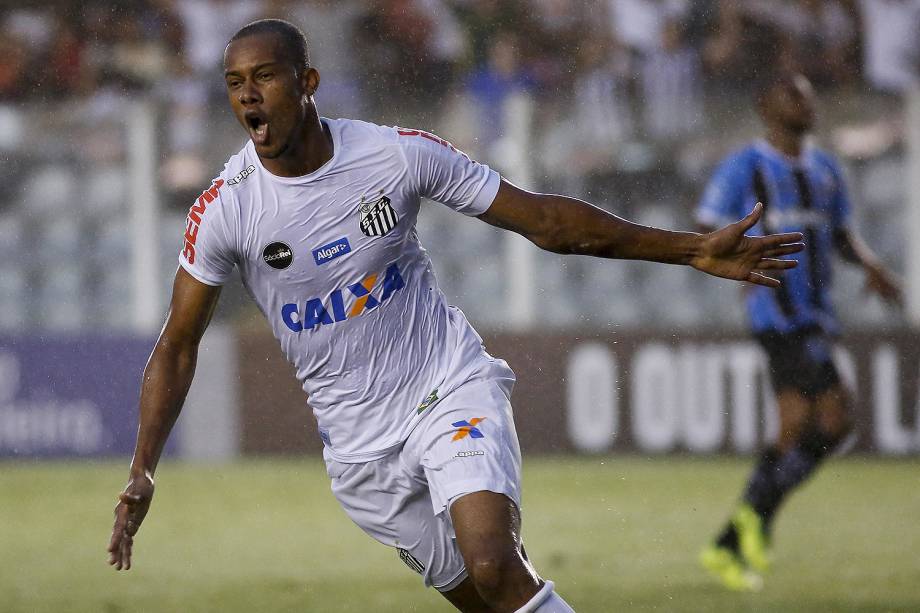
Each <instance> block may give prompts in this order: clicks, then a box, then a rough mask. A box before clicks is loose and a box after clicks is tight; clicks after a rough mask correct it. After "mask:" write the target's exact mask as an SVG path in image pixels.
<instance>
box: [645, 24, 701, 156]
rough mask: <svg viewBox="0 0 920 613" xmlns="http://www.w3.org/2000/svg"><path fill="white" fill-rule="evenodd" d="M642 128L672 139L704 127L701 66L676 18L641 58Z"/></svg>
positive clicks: (667, 25) (656, 136)
mask: <svg viewBox="0 0 920 613" xmlns="http://www.w3.org/2000/svg"><path fill="white" fill-rule="evenodd" d="M640 78H641V86H642V108H643V109H644V117H643V118H644V121H645V129H646V132H647V133H648V135H649V136H651V137H652V138H654V139H675V138H679V137H682V136H686V135H688V134H693V133H695V132H698V131H699V130H700V129H701V128H702V127H703V122H704V114H703V89H702V65H701V63H700V56H699V52H698V51H697V50H696V49H694V48H693V47H691V46H689V45H688V44H687V43H686V41H685V39H684V30H683V25H682V23H681V22H680V21H679V20H678V19H669V20H667V21H666V22H665V24H664V26H663V28H662V32H661V46H660V47H659V48H658V49H655V50H653V51H650V52H649V53H648V54H647V55H646V56H645V58H643V59H642V60H641V67H640Z"/></svg>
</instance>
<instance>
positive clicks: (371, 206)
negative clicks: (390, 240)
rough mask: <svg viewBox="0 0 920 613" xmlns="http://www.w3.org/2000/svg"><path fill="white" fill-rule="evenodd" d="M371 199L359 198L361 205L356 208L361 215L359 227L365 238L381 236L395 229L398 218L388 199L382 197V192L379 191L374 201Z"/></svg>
mask: <svg viewBox="0 0 920 613" xmlns="http://www.w3.org/2000/svg"><path fill="white" fill-rule="evenodd" d="M373 198H374V197H373V196H371V197H370V198H368V197H366V196H361V204H360V205H359V206H358V212H359V213H360V215H361V222H360V223H359V225H360V226H361V231H362V232H363V233H364V235H365V236H383V235H384V234H386V233H387V232H389V231H390V230H392V229H393V228H394V227H396V223H397V222H398V221H399V216H398V215H397V214H396V210H395V209H394V208H393V206H392V205H391V204H390V199H389V198H387V197H386V196H384V195H383V190H380V193H379V195H378V196H377V199H376V200H373Z"/></svg>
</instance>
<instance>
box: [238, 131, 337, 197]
mask: <svg viewBox="0 0 920 613" xmlns="http://www.w3.org/2000/svg"><path fill="white" fill-rule="evenodd" d="M320 121H321V122H322V123H323V126H325V127H327V128H329V133H330V134H331V135H332V157H331V158H329V159H328V160H327V161H326V163H325V164H323V165H322V166H320V167H319V168H317V169H316V170H314V171H313V172H311V173H308V174H305V175H301V176H299V177H279V176H278V175H275V174H272V173H271V172H270V171H268V170H267V169H266V168H265V167H264V166H263V165H262V160H260V159H259V155H258V154H257V153H256V148H255V145H253V144H252V140H249V141H247V142H246V150H247V151H248V152H249V154H250V155H251V156H252V157H253V158H254V159H255V162H254V164H255V166H256V168H258V169H259V172H260V174H262V175H263V176H265V177H268V178H269V179H270V180H272V181H277V182H278V183H283V184H285V185H302V184H304V183H309V182H310V181H315V180H316V179H318V178H320V177H321V176H323V175H324V174H326V173H327V172H328V171H329V169H330V168H332V167H333V166H334V165H335V162H336V160H337V159H338V157H339V154H340V152H341V151H342V143H341V139H340V136H339V130H338V126H337V125H336V124H335V122H333V121H330V120H329V119H326V118H325V117H320Z"/></svg>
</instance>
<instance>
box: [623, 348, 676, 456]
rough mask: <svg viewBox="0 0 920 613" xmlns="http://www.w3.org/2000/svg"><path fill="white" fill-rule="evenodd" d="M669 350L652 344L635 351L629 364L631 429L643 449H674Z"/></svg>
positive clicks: (673, 394)
mask: <svg viewBox="0 0 920 613" xmlns="http://www.w3.org/2000/svg"><path fill="white" fill-rule="evenodd" d="M675 374H676V369H675V364H674V360H673V355H672V350H671V349H670V348H669V347H667V346H666V345H661V344H658V343H651V344H648V345H645V346H643V347H641V348H640V349H639V351H637V352H636V355H635V357H634V358H633V364H632V380H631V381H632V402H631V403H630V410H631V413H632V432H633V436H635V437H636V445H638V447H639V449H640V450H642V451H648V452H653V453H654V452H665V451H670V450H671V449H673V448H674V445H675V444H676V442H677V437H678V428H679V427H680V423H679V420H678V415H677V404H678V396H677V394H678V392H677V384H676V383H677V382H676V380H675V378H676V377H675Z"/></svg>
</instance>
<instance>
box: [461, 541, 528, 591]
mask: <svg viewBox="0 0 920 613" xmlns="http://www.w3.org/2000/svg"><path fill="white" fill-rule="evenodd" d="M466 570H467V572H468V573H469V576H470V578H471V579H472V580H473V583H474V584H475V585H476V590H477V591H478V592H479V593H480V594H481V595H482V597H483V598H485V599H486V600H487V601H488V600H491V599H492V598H494V597H496V596H499V595H501V593H502V590H504V589H505V588H507V587H509V586H514V585H516V584H517V581H516V579H517V578H518V575H520V574H522V573H524V574H526V569H525V568H524V565H523V562H522V560H521V558H520V557H519V556H516V555H510V554H508V553H498V552H488V553H483V554H479V555H473V556H472V559H471V560H469V561H468V562H467V566H466Z"/></svg>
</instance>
